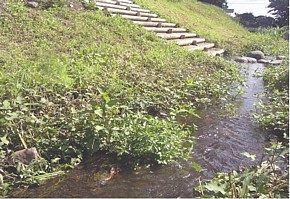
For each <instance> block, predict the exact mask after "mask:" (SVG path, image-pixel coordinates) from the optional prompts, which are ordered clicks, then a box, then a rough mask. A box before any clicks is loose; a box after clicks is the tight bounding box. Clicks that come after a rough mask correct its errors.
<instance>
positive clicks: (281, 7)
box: [268, 0, 289, 27]
mask: <svg viewBox="0 0 290 199" xmlns="http://www.w3.org/2000/svg"><path fill="white" fill-rule="evenodd" d="M268 8H270V11H269V13H272V14H273V15H274V16H275V18H276V20H277V25H278V26H280V27H282V26H286V25H288V24H289V0H270V4H269V6H268Z"/></svg>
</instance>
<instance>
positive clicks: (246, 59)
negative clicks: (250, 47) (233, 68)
mask: <svg viewBox="0 0 290 199" xmlns="http://www.w3.org/2000/svg"><path fill="white" fill-rule="evenodd" d="M234 61H236V62H239V63H257V60H256V59H255V58H252V57H244V56H242V57H238V56H237V57H234Z"/></svg>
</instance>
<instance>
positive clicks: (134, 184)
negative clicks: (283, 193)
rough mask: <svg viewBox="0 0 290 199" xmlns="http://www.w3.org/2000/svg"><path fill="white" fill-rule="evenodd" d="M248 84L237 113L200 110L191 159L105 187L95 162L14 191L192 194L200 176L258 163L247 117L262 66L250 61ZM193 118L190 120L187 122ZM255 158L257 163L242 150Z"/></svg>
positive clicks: (258, 137) (256, 133)
mask: <svg viewBox="0 0 290 199" xmlns="http://www.w3.org/2000/svg"><path fill="white" fill-rule="evenodd" d="M248 67H249V69H248V75H249V78H248V82H247V85H248V88H244V89H245V91H246V93H245V94H244V95H243V96H242V97H241V98H240V99H239V100H237V106H238V113H239V114H238V115H237V116H236V117H231V118H225V117H222V116H220V114H219V111H218V110H214V109H211V110H205V111H203V112H201V113H200V114H201V118H202V119H200V120H197V121H196V120H195V121H194V122H195V124H197V125H198V132H197V134H196V138H195V139H196V145H195V148H194V149H193V151H192V159H190V160H189V161H186V162H185V161H180V162H179V163H178V164H176V165H169V166H156V167H152V168H147V169H142V170H140V171H130V170H128V171H125V170H123V171H121V172H120V173H119V174H118V175H116V176H115V177H114V178H113V179H112V180H110V181H109V182H108V183H107V184H106V185H105V186H103V187H100V186H99V185H100V184H99V183H100V182H101V180H102V179H104V178H105V177H106V175H108V172H109V168H107V171H106V172H107V173H106V172H105V173H104V172H96V171H97V169H96V167H97V165H98V164H99V163H98V161H91V162H90V163H87V164H86V166H84V167H78V168H76V169H75V170H73V171H71V172H70V173H69V174H68V175H66V176H62V177H58V178H55V179H52V180H50V181H48V182H47V184H45V185H42V186H40V187H38V188H30V189H28V190H27V191H26V192H23V191H20V192H19V193H17V192H14V193H13V194H12V196H14V197H19V196H21V197H193V196H194V191H193V187H194V186H196V185H198V179H199V178H200V179H201V180H203V179H206V178H212V177H213V176H214V174H215V173H216V172H222V171H224V172H228V171H231V170H234V169H239V168H240V167H243V166H249V165H254V164H257V162H258V161H260V159H261V156H262V153H263V148H264V146H265V144H266V143H267V142H266V139H265V138H264V135H263V133H262V132H261V130H260V129H259V127H258V126H257V125H256V124H255V123H254V122H253V121H252V119H251V118H250V111H252V110H254V107H253V104H254V103H256V102H258V99H257V98H256V97H255V94H258V93H262V92H263V81H262V79H261V78H255V77H253V74H255V73H256V72H257V71H259V70H260V69H262V65H261V64H250V65H248ZM187 122H192V121H187ZM243 152H248V153H250V154H254V155H256V156H257V158H256V160H255V161H252V160H251V159H249V158H247V157H245V156H244V155H242V154H241V153H243ZM193 162H197V163H198V164H199V165H200V166H201V167H202V172H201V173H198V172H197V171H195V170H194V169H193V167H192V164H193Z"/></svg>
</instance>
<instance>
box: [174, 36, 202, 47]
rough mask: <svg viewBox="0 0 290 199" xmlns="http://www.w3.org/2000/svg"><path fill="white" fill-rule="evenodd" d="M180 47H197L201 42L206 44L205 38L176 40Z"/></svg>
mask: <svg viewBox="0 0 290 199" xmlns="http://www.w3.org/2000/svg"><path fill="white" fill-rule="evenodd" d="M173 41H175V42H176V43H177V45H179V46H186V45H196V44H198V43H201V42H205V39H204V38H197V37H196V38H184V39H174V40H173Z"/></svg>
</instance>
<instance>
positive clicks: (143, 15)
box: [97, 6, 158, 18]
mask: <svg viewBox="0 0 290 199" xmlns="http://www.w3.org/2000/svg"><path fill="white" fill-rule="evenodd" d="M97 7H98V8H99V9H100V10H104V11H106V12H111V13H115V14H123V15H132V16H140V17H154V18H155V17H158V15H157V14H152V13H145V12H137V11H130V10H122V9H115V8H106V7H103V6H97Z"/></svg>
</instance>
